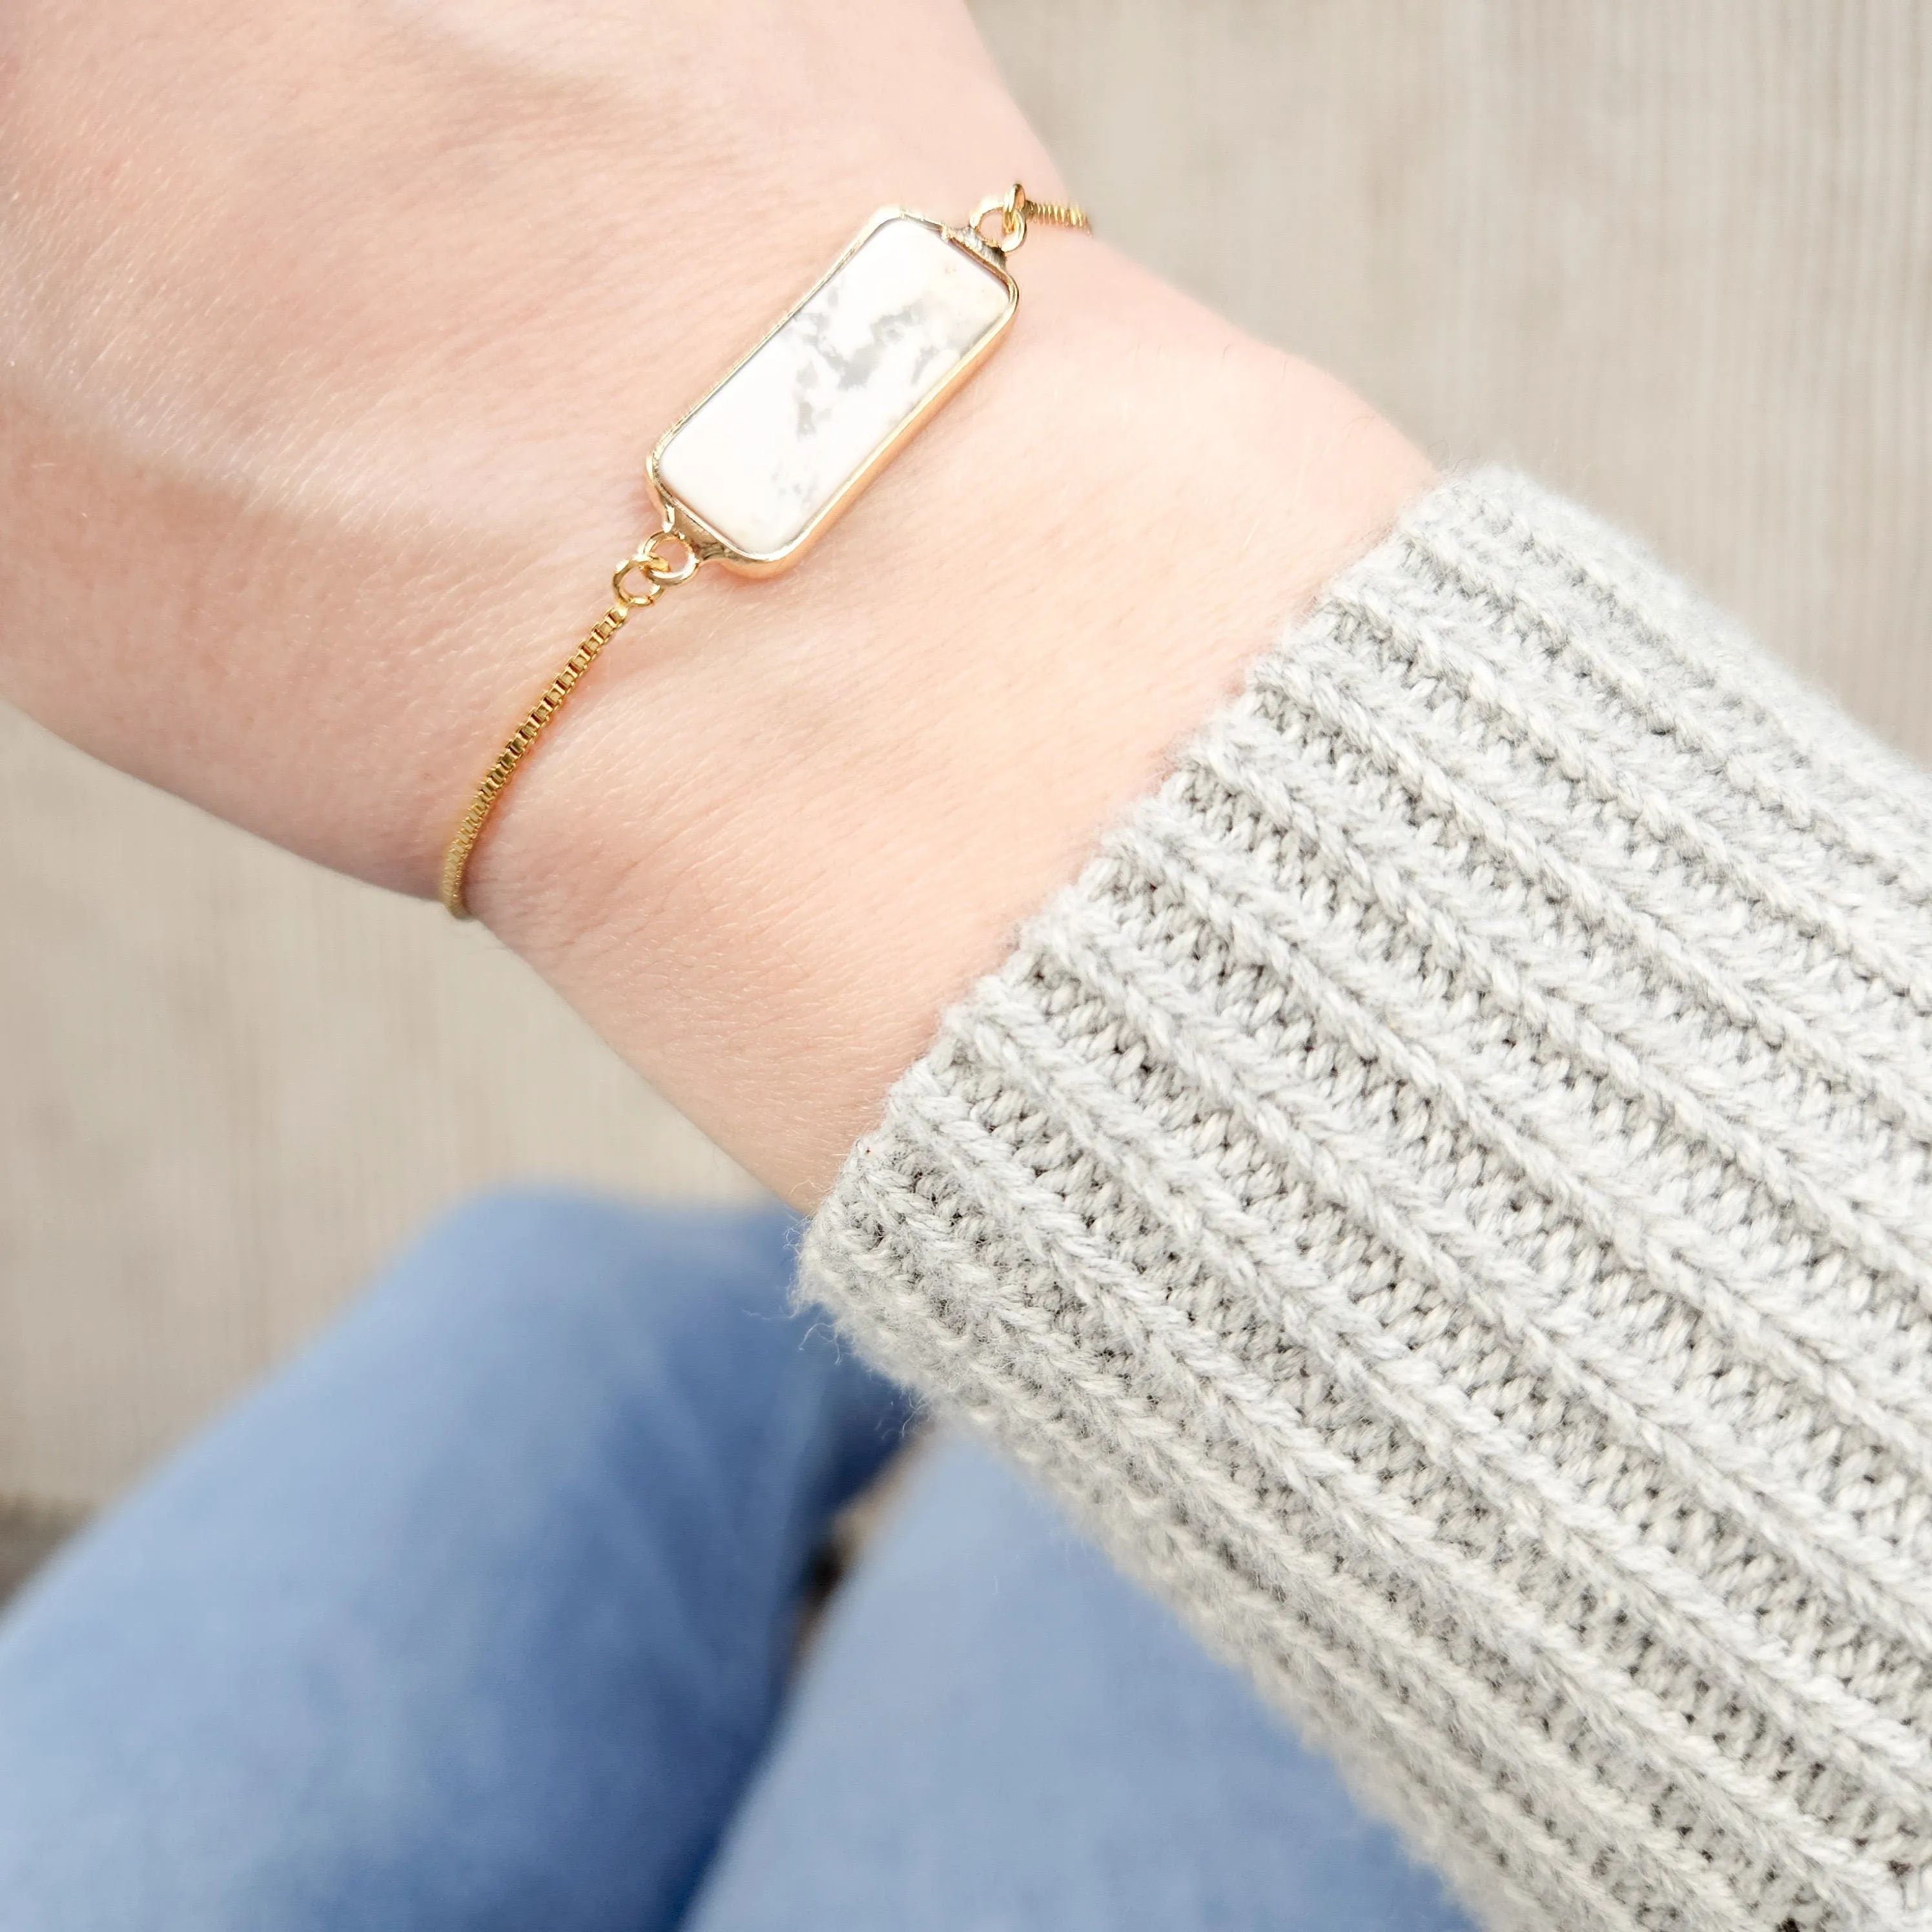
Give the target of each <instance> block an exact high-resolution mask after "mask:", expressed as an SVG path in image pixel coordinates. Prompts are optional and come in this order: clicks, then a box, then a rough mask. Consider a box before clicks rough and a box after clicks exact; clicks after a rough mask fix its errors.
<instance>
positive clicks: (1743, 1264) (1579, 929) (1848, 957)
mask: <svg viewBox="0 0 1932 1932" xmlns="http://www.w3.org/2000/svg"><path fill="white" fill-rule="evenodd" d="M1928 882H1932V790H1928V788H1927V785H1926V784H1925V782H1924V780H1923V779H1922V778H1920V777H1919V776H1918V775H1916V774H1915V773H1914V772H1912V771H1910V770H1909V769H1907V768H1906V766H1904V765H1903V763H1902V762H1901V761H1900V760H1897V759H1895V758H1894V757H1891V756H1890V755H1889V754H1887V753H1885V752H1884V751H1882V750H1880V749H1879V748H1877V747H1876V746H1875V745H1873V743H1872V742H1870V741H1869V740H1868V739H1866V738H1865V737H1864V736H1863V735H1862V734H1861V733H1859V732H1858V731H1857V730H1855V729H1854V728H1853V727H1851V726H1850V725H1849V724H1846V722H1845V721H1843V719H1842V718H1840V717H1839V716H1838V715H1837V714H1835V712H1832V710H1831V709H1829V706H1826V704H1825V703H1823V701H1822V700H1819V699H1817V698H1816V697H1813V696H1811V695H1809V694H1806V693H1805V692H1804V691H1802V690H1800V689H1799V688H1798V687H1797V686H1796V685H1795V684H1794V683H1793V681H1792V680H1790V679H1789V678H1787V676H1785V675H1784V673H1781V672H1780V671H1779V670H1777V669H1776V668H1775V667H1774V666H1772V664H1770V663H1769V661H1767V660H1766V659H1765V658H1763V656H1762V655H1760V653H1758V652H1757V651H1756V650H1755V649H1754V648H1753V647H1751V646H1750V645H1749V644H1748V643H1747V642H1745V640H1742V639H1740V638H1739V637H1738V636H1737V635H1736V634H1735V632H1734V631H1732V630H1731V629H1730V628H1729V627H1727V625H1724V623H1723V622H1721V620H1720V619H1717V618H1715V616H1713V615H1712V613H1709V611H1708V610H1705V609H1704V608H1703V607H1700V605H1699V604H1697V602H1696V601H1694V599H1693V598H1691V597H1690V596H1689V595H1687V593H1686V592H1685V591H1684V590H1683V589H1682V588H1681V587H1680V586H1678V585H1677V584H1676V583H1674V582H1673V580H1671V579H1670V577H1667V575H1666V574H1664V573H1663V572H1662V571H1660V570H1659V569H1658V568H1657V567H1656V565H1655V564H1654V563H1652V562H1650V561H1649V559H1646V557H1644V556H1643V555H1641V554H1640V553H1637V551H1635V550H1634V549H1633V548H1632V547H1631V546H1630V545H1628V544H1627V543H1626V542H1625V541H1624V540H1622V538H1619V537H1618V536H1616V535H1615V534H1614V533H1613V532H1610V531H1608V530H1607V529H1604V528H1603V527H1602V526H1600V525H1599V524H1598V523H1595V522H1594V521H1593V520H1591V519H1590V518H1589V517H1586V516H1585V515H1583V514H1581V513H1580V512H1579V511H1577V510H1575V509H1574V508H1571V507H1569V506H1568V505H1565V504H1564V503H1562V502H1559V501H1557V500H1556V499H1553V498H1551V497H1550V496H1547V495H1545V494H1543V493H1541V492H1539V491H1538V490H1535V488H1533V487H1532V486H1530V485H1529V484H1526V483H1524V482H1523V481H1520V480H1518V479H1516V478H1511V477H1509V476H1507V475H1479V476H1477V477H1475V478H1467V479H1460V480H1457V481H1451V482H1449V483H1448V484H1445V485H1443V486H1442V487H1439V489H1437V490H1436V491H1435V492H1433V493H1432V494H1431V495H1430V496H1429V497H1427V499H1424V501H1423V502H1421V503H1420V504H1419V505H1418V506H1416V508H1415V509H1414V510H1413V511H1412V512H1411V514H1409V516H1407V517H1406V518H1405V519H1404V520H1403V523H1402V524H1401V526H1400V527H1399V529H1397V532H1395V534H1394V535H1392V536H1391V538H1389V539H1388V541H1386V542H1385V543H1384V544H1382V546H1381V547H1379V549H1378V550H1376V551H1375V552H1374V553H1373V554H1372V555H1370V556H1369V557H1368V558H1367V559H1365V560H1364V562H1362V563H1361V564H1360V565H1358V566H1357V567H1356V568H1354V569H1352V570H1351V571H1349V572H1348V573H1347V574H1346V575H1345V576H1344V577H1342V578H1340V580H1337V582H1336V583H1334V585H1333V586H1331V589H1329V591H1328V593H1327V594H1326V595H1325V597H1324V598H1323V600H1322V602H1321V604H1320V605H1319V607H1318V608H1317V610H1316V612H1315V613H1314V614H1313V616H1311V617H1310V619H1308V620H1307V622H1305V623H1304V624H1302V625H1300V626H1298V628H1296V629H1295V631H1293V632H1292V634H1289V636H1288V637H1286V639H1285V640H1283V643H1281V644H1280V646H1279V647H1278V648H1277V649H1275V650H1274V651H1273V652H1271V654H1270V655H1268V657H1267V658H1265V660H1264V661H1262V663H1261V664H1259V666H1258V667H1256V670H1255V672H1254V673H1253V677H1252V679H1251V681H1250V685H1249V688H1248V690H1247V692H1246V694H1244V696H1243V697H1242V698H1241V700H1239V701H1238V703H1235V705H1234V706H1232V707H1231V708H1230V709H1228V710H1227V711H1226V712H1224V713H1223V714H1222V715H1220V716H1219V717H1217V718H1215V719H1214V721H1212V722H1211V724H1209V725H1208V727H1206V728H1205V730H1203V731H1202V733H1201V735H1200V736H1199V738H1198V739H1197V740H1196V742H1194V743H1193V745H1192V746H1191V747H1190V748H1189V749H1188V751H1187V752H1186V753H1185V754H1184V756H1183V757H1181V759H1180V760H1179V761H1178V766H1177V768H1176V769H1175V772H1174V773H1173V775H1172V776H1171V777H1170V778H1169V780H1168V781H1166V783H1165V784H1163V786H1162V787H1161V788H1160V790H1159V791H1158V792H1157V793H1155V794H1154V795H1153V796H1151V797H1149V798H1148V799H1145V800H1144V801H1142V804H1141V805H1139V807H1138V808H1136V811H1134V812H1133V814H1132V815H1131V816H1130V818H1129V819H1128V820H1127V822H1126V823H1124V825H1122V826H1120V827H1119V828H1118V829H1116V830H1115V831H1114V832H1112V833H1111V834H1110V835H1109V836H1108V837H1107V838H1106V840H1105V841H1104V844H1103V847H1102V849H1101V850H1100V854H1099V856H1097V857H1096V859H1094V861H1093V862H1092V863H1091V865H1090V866H1089V867H1088V869H1087V871H1085V874H1084V875H1083V876H1082V877H1081V878H1080V879H1079V881H1078V882H1077V883H1076V884H1075V885H1074V886H1072V887H1070V888H1069V889H1067V891H1066V892H1064V893H1063V894H1061V895H1060V896H1059V897H1058V898H1056V899H1055V901H1053V902H1052V904H1050V905H1049V907H1047V908H1046V910H1045V911H1044V912H1043V913H1041V914H1040V916H1038V917H1037V919H1035V920H1034V922H1032V924H1031V926H1029V927H1028V929H1027V931H1026V932H1025V935H1023V937H1022V942H1021V944H1020V945H1019V948H1018V950H1016V953H1014V955H1013V957H1012V959H1010V961H1009V962H1008V963H1007V965H1006V967H1005V968H1004V970H1003V971H1001V972H999V973H998V974H995V975H994V976H992V977H989V979H987V980H985V981H983V983H981V984H980V986H978V987H977V988H976V989H974V992H973V993H972V994H971V996H970V997H969V998H968V999H967V1000H966V1001H965V1002H964V1003H963V1004H962V1005H961V1006H960V1007H959V1009H958V1010H956V1011H955V1012H954V1013H952V1014H951V1015H950V1016H949V1017H948V1019H947V1021H946V1022H945V1025H944V1029H943V1031H942V1032H941V1037H940V1038H939V1040H938V1043H937V1044H936V1045H935V1047H934V1048H933V1049H932V1052H931V1053H930V1054H929V1055H928V1057H927V1058H926V1059H925V1060H924V1061H922V1063H921V1064H919V1066H918V1067H916V1068H914V1069H913V1070H912V1071H911V1072H910V1073H908V1074H907V1075H906V1076H905V1077H904V1079H902V1080H901V1082H900V1083H899V1085H898V1087H897V1088H895V1091H894V1092H893V1094H892V1097H891V1100H890V1102H889V1105H888V1106H887V1108H886V1113H885V1116H884V1118H883V1121H882V1123H881V1124H880V1127H879V1128H878V1130H877V1132H875V1133H872V1134H871V1135H869V1136H867V1137H866V1139H865V1140H863V1141H862V1142H861V1143H860V1144H859V1146H858V1147H857V1148H856V1149H855V1150H854V1151H853V1154H852V1156H851V1157H850V1161H849V1163H848V1164H847V1167H846V1169H845V1171H844V1174H843V1175H842V1176H841V1179H840V1181H839V1182H838V1186H837V1188H836V1190H835V1192H834V1193H833V1194H832V1196H831V1198H830V1199H829V1201H828V1202H826V1205H825V1206H824V1207H823V1209H822V1210H821V1211H820V1214H819V1215H818V1217H817V1220H815V1222H814V1224H813V1226H812V1228H811V1232H810V1235H809V1237H808V1241H807V1244H806V1248H805V1269H804V1277H803V1279H804V1283H805V1288H806V1289H807V1291H808V1292H809V1293H811V1295H814V1296H815V1297H817V1298H820V1299H822V1300H823V1301H825V1302H826V1303H828V1304H830V1305H831V1307H832V1308H833V1309H834V1310H835V1311H836V1312H837V1313H838V1316H840V1317H841V1319H842V1321H843V1322H844V1324H845V1325H846V1326H847V1328H848V1329H849V1331H850V1332H851V1333H852V1334H853V1335H854V1336H855V1337H857V1338H858V1339H859V1341H860V1342H861V1343H862V1345H863V1346H864V1347H865V1349H867V1350H868V1352H870V1353H871V1355H872V1356H873V1357H874V1358H875V1359H876V1360H877V1361H879V1362H880V1364H882V1365H883V1366H884V1367H886V1368H887V1369H888V1370H890V1371H891V1372H892V1373H895V1374H896V1375H898V1376H900V1377H901V1378H902V1379H904V1380H905V1381H907V1382H910V1383H911V1384H912V1385H914V1386H916V1388H919V1389H921V1390H922V1391H926V1392H927V1393H928V1394H930V1395H932V1396H933V1397H935V1398H936V1399H937V1400H938V1401H939V1402H940V1403H941V1404H942V1405H943V1406H944V1407H946V1408H947V1409H950V1410H951V1411H953V1412H956V1413H959V1414H962V1415H965V1416H967V1417H968V1418H971V1420H972V1421H974V1422H975V1423H976V1424H978V1425H980V1427H983V1429H985V1430H986V1431H987V1432H988V1433H990V1434H991V1435H992V1436H994V1437H995V1438H996V1439H998V1440H999V1441H1000V1442H1001V1443H1003V1444H1004V1445H1005V1446H1006V1447H1007V1448H1008V1449H1009V1450H1010V1451H1012V1452H1013V1454H1016V1455H1017V1456H1018V1457H1020V1458H1021V1459H1022V1460H1024V1461H1025V1462H1026V1463H1029V1464H1030V1465H1031V1466H1033V1467H1034V1468H1035V1469H1037V1470H1039V1471H1040V1472H1042V1474H1043V1475H1044V1477H1045V1478H1046V1480H1047V1481H1049V1483H1050V1484H1051V1485H1052V1487H1053V1488H1054V1489H1055V1490H1056V1491H1057V1492H1058V1493H1059V1494H1060V1495H1061V1496H1062V1497H1063V1498H1064V1499H1066V1500H1067V1502H1069V1503H1070V1505H1071V1506H1072V1507H1073V1509H1074V1510H1075V1511H1076V1513H1077V1514H1079V1516H1080V1517H1082V1520H1084V1521H1085V1523H1087V1524H1088V1526H1091V1528H1093V1529H1094V1530H1095V1532H1097V1535H1099V1536H1100V1538H1101V1540H1102V1541H1103V1542H1104V1543H1105V1544H1106V1547H1108V1548H1109V1550H1111V1551H1112V1553H1114V1555H1115V1557H1116V1558H1117V1559H1118V1560H1120V1561H1121V1562H1122V1563H1123V1564H1124V1565H1126V1566H1127V1568H1130V1570H1133V1571H1135V1572H1136V1573H1137V1574H1139V1575H1141V1576H1142V1577H1144V1578H1146V1579H1148V1580H1150V1581H1151V1582H1152V1583H1154V1585H1155V1586H1156V1587H1157V1588H1158V1589H1160V1591H1161V1592H1162V1593H1163V1595H1166V1597H1167V1598H1169V1600H1170V1601H1172V1602H1174V1603H1175V1604H1177V1605H1178V1607H1180V1608H1181V1610H1182V1611H1183V1612H1184V1614H1185V1615H1187V1616H1188V1617H1189V1618H1190V1620H1191V1621H1192V1622H1193V1624H1194V1625H1195V1626H1196V1628H1198V1629H1199V1631H1201V1632H1202V1634H1203V1635H1204V1636H1205V1637H1206V1638H1207V1640H1208V1641H1209V1642H1210V1643H1212V1644H1214V1646H1216V1647H1217V1648H1218V1649H1220V1650H1222V1651H1223V1652H1226V1653H1227V1654H1229V1655H1233V1656H1235V1657H1237V1658H1239V1659H1240V1660H1241V1661H1242V1662H1243V1663H1244V1664H1246V1665H1247V1667H1248V1668H1249V1669H1250V1670H1251V1671H1252V1672H1253V1673H1254V1675H1255V1676H1256V1679H1258V1681H1259V1682H1260V1684H1261V1685H1262V1687H1263V1688H1264V1689H1265V1691H1267V1692H1268V1694H1270V1695H1271V1696H1272V1697H1274V1698H1276V1699H1277V1700H1279V1701H1280V1703H1283V1705H1285V1706H1286V1707H1287V1708H1288V1709H1289V1710H1290V1711H1292V1712H1293V1713H1294V1714H1295V1715H1296V1716H1297V1717H1298V1719H1299V1720H1300V1721H1301V1722H1302V1724H1304V1726H1305V1727H1308V1728H1309V1729H1310V1730H1312V1731H1313V1733H1315V1734H1316V1736H1318V1737H1319V1739H1320V1740H1321V1741H1322V1742H1323V1743H1325V1745H1327V1746H1328V1748H1330V1749H1331V1750H1333V1751H1334V1752H1335V1753H1336V1754H1337V1756H1338V1757H1340V1759H1341V1760H1343V1763H1344V1765H1345V1766H1346V1769H1348V1770H1349V1773H1350V1775H1352V1778H1353V1779H1354V1780H1355V1782H1356V1784H1357V1786H1358V1789H1361V1790H1364V1791H1365V1792H1366V1793H1368V1794H1369V1795H1370V1797H1371V1799H1372V1801H1373V1802H1375V1803H1376V1804H1377V1805H1379V1808H1382V1809H1383V1810H1384V1811H1386V1812H1388V1814H1391V1815H1392V1816H1393V1817H1395V1818H1396V1820H1397V1821H1398V1822H1399V1823H1400V1824H1401V1825H1402V1826H1403V1827H1404V1828H1405V1829H1406V1830H1407V1832H1409V1834H1410V1835H1411V1836H1412V1840H1413V1841H1414V1842H1415V1843H1416V1844H1417V1845H1418V1848H1419V1849H1421V1850H1422V1851H1423V1852H1424V1853H1425V1854H1426V1855H1429V1856H1430V1857H1431V1858H1433V1859H1434V1860H1435V1861H1436V1862H1437V1863H1438V1864H1439V1865H1441V1866H1442V1867H1443V1868H1444V1869H1445V1870H1447V1871H1448V1873H1449V1874H1450V1875H1451V1877H1452V1879H1454V1882H1456V1883H1457V1885H1458V1886H1459V1888H1460V1889H1461V1891H1463V1894H1464V1895H1465V1896H1466V1897H1467V1898H1468V1899H1469V1900H1470V1902H1471V1903H1472V1905H1473V1906H1475V1908H1476V1909H1477V1910H1478V1912H1479V1913H1481V1915H1484V1916H1485V1917H1487V1918H1489V1919H1490V1921H1492V1922H1494V1923H1498V1924H1505V1923H1506V1924H1535V1925H1538V1926H1553V1927H1563V1928H1565V1932H1568V1929H1569V1928H1577V1927H1637V1926H1641V1927H1700V1928H1701V1927H1713V1928H1715V1927H1745V1926H1755V1927H1782V1926H1787V1925H1788V1926H1793V1927H1826V1926H1829V1927H1850V1926H1854V1925H1856V1926H1864V1925H1885V1926H1894V1925H1903V1924H1914V1925H1923V1924H1928V1923H1932V1876H1928V1873H1932V1742H1929V1741H1932V1179H1928V1148H1932V1019H1928V1016H1932V883H1928Z"/></svg>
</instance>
